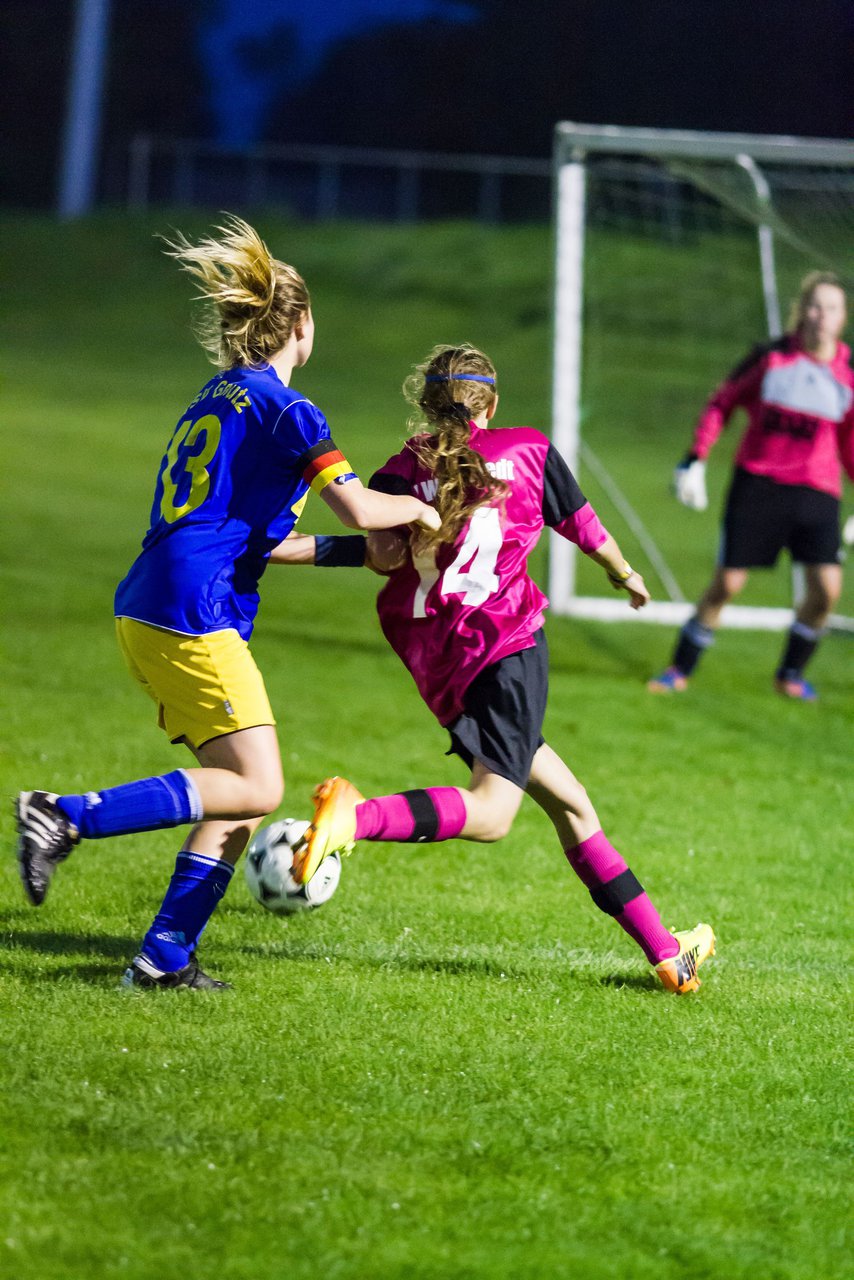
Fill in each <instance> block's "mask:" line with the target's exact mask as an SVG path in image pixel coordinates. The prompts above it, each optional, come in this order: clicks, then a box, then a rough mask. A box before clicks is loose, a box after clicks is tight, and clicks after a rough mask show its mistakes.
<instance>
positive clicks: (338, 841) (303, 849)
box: [291, 778, 365, 884]
mask: <svg viewBox="0 0 854 1280" xmlns="http://www.w3.org/2000/svg"><path fill="white" fill-rule="evenodd" d="M313 798H314V818H313V819H312V821H311V823H310V824H309V827H308V830H307V831H306V833H305V835H304V836H303V838H302V840H301V841H300V842H299V843H298V844H297V846H296V848H295V849H294V860H293V865H292V868H291V875H292V876H293V878H294V880H296V882H297V884H307V883H308V881H309V880H310V879H311V877H312V876H313V875H314V873H315V871H316V870H317V868H318V867H319V866H320V864H321V862H323V859H324V858H326V857H328V856H329V854H330V853H344V854H347V853H352V852H353V845H354V844H355V842H356V805H357V804H361V803H362V801H363V800H364V798H365V797H364V796H363V795H361V793H360V792H358V791H357V790H356V788H355V787H354V786H353V784H352V782H348V781H347V779H346V778H327V779H326V781H325V782H321V784H320V786H318V787H316V788H315V790H314V797H313Z"/></svg>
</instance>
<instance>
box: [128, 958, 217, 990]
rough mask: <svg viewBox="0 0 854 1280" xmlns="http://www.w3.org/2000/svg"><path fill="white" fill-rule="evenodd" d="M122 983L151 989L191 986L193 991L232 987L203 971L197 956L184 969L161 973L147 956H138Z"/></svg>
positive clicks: (129, 986) (129, 967)
mask: <svg viewBox="0 0 854 1280" xmlns="http://www.w3.org/2000/svg"><path fill="white" fill-rule="evenodd" d="M121 985H122V986H123V987H127V988H132V987H139V988H140V989H142V990H151V988H152V987H164V988H169V987H191V988H192V990H193V991H231V989H232V986H231V983H230V982H220V981H219V980H218V979H217V978H212V977H210V975H209V974H207V973H203V972H202V970H201V969H200V968H199V962H198V960H197V959H196V957H195V956H191V957H190V960H189V963H188V964H185V965H184V968H183V969H176V970H175V971H174V972H173V973H161V972H160V970H159V969H155V968H154V966H153V965H152V964H150V963H149V962H148V961H147V960H146V959H145V956H137V957H136V959H135V960H133V961H132V962H131V964H130V965H129V966H128V967H127V969H125V971H124V974H123V975H122V982H121Z"/></svg>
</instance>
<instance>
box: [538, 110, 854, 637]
mask: <svg viewBox="0 0 854 1280" xmlns="http://www.w3.org/2000/svg"><path fill="white" fill-rule="evenodd" d="M555 190H556V201H555V208H556V281H555V326H554V343H555V346H554V388H553V390H554V411H553V438H554V440H555V443H556V444H557V446H558V447H559V448H560V450H561V452H562V453H563V455H564V457H565V458H566V459H567V462H568V463H569V465H570V467H572V469H573V470H574V471H575V472H576V474H578V475H579V476H580V478H581V483H582V487H583V489H584V491H585V493H586V494H587V496H588V497H589V498H590V500H591V502H592V503H593V505H594V506H595V507H596V508H597V510H598V511H599V512H600V514H601V515H602V517H603V520H604V523H605V524H606V526H607V527H609V528H610V529H611V530H612V531H613V533H614V534H615V536H616V537H617V539H618V541H619V542H620V545H621V547H622V549H623V550H624V552H625V553H626V555H627V557H628V558H629V560H630V561H632V563H637V564H638V565H639V566H640V565H642V566H643V571H644V576H645V577H646V580H647V585H648V586H649V587H650V589H651V591H652V593H653V603H652V604H651V605H650V606H648V607H647V608H646V609H644V610H642V611H641V612H640V613H639V614H636V615H632V616H634V617H637V618H638V620H640V621H650V622H666V623H670V624H673V623H679V622H682V621H684V620H685V619H686V618H687V617H688V616H689V615H690V614H691V613H692V612H693V604H694V602H695V601H696V600H697V598H698V596H699V595H700V593H701V592H702V590H703V588H704V587H705V585H706V584H707V582H708V579H709V577H710V574H711V570H712V566H713V564H714V560H715V556H716V552H717V546H718V540H719V523H720V511H721V507H722V503H723V497H724V492H725V489H726V486H727V484H728V481H729V477H730V473H731V468H732V459H733V456H734V453H735V449H736V446H737V444H738V441H739V439H740V437H741V434H742V431H743V427H744V421H745V420H744V418H743V416H742V415H741V414H740V412H738V411H737V412H736V414H735V415H734V418H733V421H732V422H731V423H730V427H729V429H728V430H727V431H726V432H725V433H724V435H723V436H722V437H721V439H720V440H719V441H718V443H717V444H716V446H715V448H714V450H713V451H712V455H711V458H710V460H709V466H708V473H707V478H708V484H709V509H708V511H706V512H704V513H698V512H695V511H689V510H687V509H686V508H684V507H681V506H679V504H678V503H677V502H676V500H675V498H673V497H672V496H671V494H670V492H669V486H670V478H671V476H672V472H673V468H674V466H675V465H676V463H677V462H678V461H679V460H680V458H682V457H683V456H684V454H685V453H686V452H687V450H688V448H689V446H690V443H691V437H692V432H693V427H694V424H695V422H696V420H697V417H698V415H699V413H700V410H701V409H702V407H703V405H704V403H705V401H706V399H707V398H708V396H709V395H710V394H711V392H712V390H713V389H714V388H715V387H716V386H717V385H718V384H719V383H720V382H721V381H722V380H723V378H724V377H725V376H726V374H727V373H728V372H729V370H730V369H732V367H733V366H734V365H735V364H736V363H737V362H738V361H739V360H740V359H741V358H742V356H744V355H745V354H746V353H747V352H748V351H749V350H750V348H751V347H752V346H753V345H754V344H755V343H757V342H759V341H761V340H763V339H764V338H765V337H766V336H772V337H775V336H777V335H778V334H779V333H781V332H782V331H783V329H784V328H785V327H786V322H787V313H788V308H789V303H790V300H791V299H792V298H793V297H794V296H795V294H796V293H797V288H798V284H799V282H800V280H801V278H802V277H803V276H804V275H805V274H806V273H807V272H808V271H811V270H814V269H816V268H821V269H826V270H833V271H836V272H837V273H838V274H839V275H840V277H842V279H843V280H844V281H845V283H846V284H848V285H850V284H851V283H852V282H854V261H852V245H854V218H852V210H854V200H852V197H854V145H850V144H848V143H844V142H835V141H822V140H815V139H813V140H810V139H796V138H782V137H771V136H767V135H766V136H759V135H757V136H752V135H746V134H708V133H706V134H704V133H691V132H682V131H672V130H654V129H628V128H626V129H623V128H618V127H607V126H586V125H575V124H569V123H563V124H560V125H558V127H557V130H556V146H555ZM852 510H854V501H852V494H851V489H850V486H849V487H848V489H847V490H846V492H845V495H844V498H843V516H845V515H847V514H850V513H851V511H852ZM852 558H854V554H852ZM784 559H786V563H785V564H784V563H783V560H784ZM602 580H603V575H602V572H601V570H599V569H597V567H596V566H595V565H593V564H592V563H591V562H590V561H589V560H587V558H586V557H585V556H582V555H578V554H577V552H576V549H575V548H574V547H573V546H571V545H570V544H569V543H567V542H566V541H565V540H564V539H562V538H560V537H559V536H557V535H554V534H553V535H552V537H551V543H550V550H549V594H550V597H551V601H552V606H553V608H554V609H555V611H556V612H558V613H565V614H572V615H575V616H577V617H588V618H602V619H617V618H619V619H621V620H625V619H626V618H627V616H628V615H629V611H628V610H626V608H625V600H624V599H621V598H620V597H618V596H616V595H613V596H610V597H607V596H603V595H602ZM800 589H801V587H800V574H799V572H798V569H797V567H796V568H795V571H794V573H793V572H792V571H791V569H790V567H789V565H788V561H787V558H784V557H781V563H780V564H779V565H778V567H777V569H776V570H774V571H772V572H770V573H769V572H763V573H758V572H757V573H754V574H752V575H751V577H750V580H749V582H748V585H747V587H746V589H745V591H744V592H743V593H742V596H741V597H740V598H739V603H738V604H736V605H730V606H729V607H728V608H727V609H726V610H725V611H724V615H723V623H724V625H729V626H741V627H754V628H769V629H777V628H783V627H785V626H788V625H789V623H790V621H791V618H792V605H793V601H795V602H796V601H797V596H798V593H799V591H800ZM831 625H833V626H835V627H838V628H839V629H842V630H850V631H854V574H851V573H849V575H848V581H847V582H846V586H845V590H844V594H843V598H842V601H841V602H840V605H839V610H838V613H837V614H836V615H835V616H834V618H833V620H832V624H831Z"/></svg>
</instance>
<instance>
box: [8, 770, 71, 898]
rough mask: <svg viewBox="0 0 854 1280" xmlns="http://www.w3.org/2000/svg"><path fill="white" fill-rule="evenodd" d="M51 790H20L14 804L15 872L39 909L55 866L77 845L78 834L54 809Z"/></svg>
mask: <svg viewBox="0 0 854 1280" xmlns="http://www.w3.org/2000/svg"><path fill="white" fill-rule="evenodd" d="M57 798H58V797H57V796H56V795H55V794H54V793H53V792H52V791H22V792H20V794H19V796H18V798H17V800H16V801H15V817H16V819H17V826H18V869H19V871H20V873H21V882H22V883H23V886H24V893H26V895H27V897H28V898H29V900H30V902H31V903H32V904H33V906H34V907H40V906H41V904H42V903H43V902H44V900H45V898H46V897H47V891H48V889H49V888H50V882H51V880H52V879H53V873H54V871H55V870H56V868H57V864H58V863H60V862H62V861H63V860H64V859H65V858H67V857H68V855H69V853H70V852H71V850H72V849H73V848H74V846H75V845H76V844H79V842H80V832H79V831H78V830H77V828H76V827H75V826H74V824H73V823H72V822H70V821H69V820H68V818H66V816H65V814H64V813H63V812H62V810H61V809H60V808H59V807H58V806H57V803H56V801H57Z"/></svg>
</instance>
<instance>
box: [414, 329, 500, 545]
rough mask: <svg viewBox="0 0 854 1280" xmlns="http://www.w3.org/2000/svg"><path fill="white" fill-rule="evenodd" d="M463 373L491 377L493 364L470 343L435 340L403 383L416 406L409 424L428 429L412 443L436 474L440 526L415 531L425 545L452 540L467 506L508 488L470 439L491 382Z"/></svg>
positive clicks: (492, 390) (489, 393)
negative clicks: (451, 344) (445, 343)
mask: <svg viewBox="0 0 854 1280" xmlns="http://www.w3.org/2000/svg"><path fill="white" fill-rule="evenodd" d="M467 374H475V375H477V376H478V377H480V378H493V379H494V378H495V376H496V375H495V366H494V365H493V363H492V361H491V360H490V359H489V357H488V356H486V355H484V353H483V352H482V351H478V349H477V347H473V346H470V345H469V343H466V342H464V343H461V344H460V345H459V346H455V347H448V346H438V347H434V349H433V350H432V351H431V352H430V355H429V356H428V357H427V359H426V360H424V361H423V362H422V363H421V364H418V365H416V366H415V370H414V372H413V373H411V374H410V375H409V377H408V378H407V379H406V381H405V382H404V384H403V394H404V395H405V397H406V399H407V400H408V401H409V403H410V404H411V405H412V406H413V408H415V409H416V410H419V412H418V413H416V414H415V415H413V417H412V418H410V421H409V426H410V429H411V430H414V431H422V432H423V431H424V430H425V429H426V431H427V432H428V433H429V434H427V435H426V436H422V437H421V438H420V439H419V440H417V442H416V443H415V445H414V448H415V451H416V453H417V454H418V458H419V460H420V461H421V462H422V463H423V465H424V466H425V467H427V468H428V469H429V470H430V471H432V472H433V474H434V476H435V477H436V486H437V487H436V499H435V503H436V509H437V510H438V512H439V515H440V516H441V517H442V527H441V529H439V530H437V531H436V532H429V531H427V530H424V531H420V533H419V539H420V541H421V542H422V543H424V544H426V545H437V544H439V543H443V542H453V541H454V539H455V538H456V536H457V534H458V533H459V531H460V529H461V527H462V525H463V524H464V523H465V522H466V520H468V518H469V517H470V516H471V514H472V512H474V511H476V510H477V509H478V507H482V506H485V505H486V504H487V503H489V502H492V501H494V499H496V498H503V497H505V496H506V494H507V485H506V484H505V483H504V482H503V481H502V480H496V479H495V477H494V476H493V475H492V474H491V473H490V471H489V469H488V467H487V465H486V462H485V460H484V458H483V456H482V455H481V454H479V453H478V452H477V450H476V449H473V448H472V447H471V443H470V441H471V420H472V418H476V417H477V416H478V415H479V414H481V413H482V412H483V411H484V409H488V408H489V407H490V405H491V404H492V403H493V401H494V400H495V395H496V392H495V385H494V383H490V382H471V381H468V380H467V379H466V375H467Z"/></svg>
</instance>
